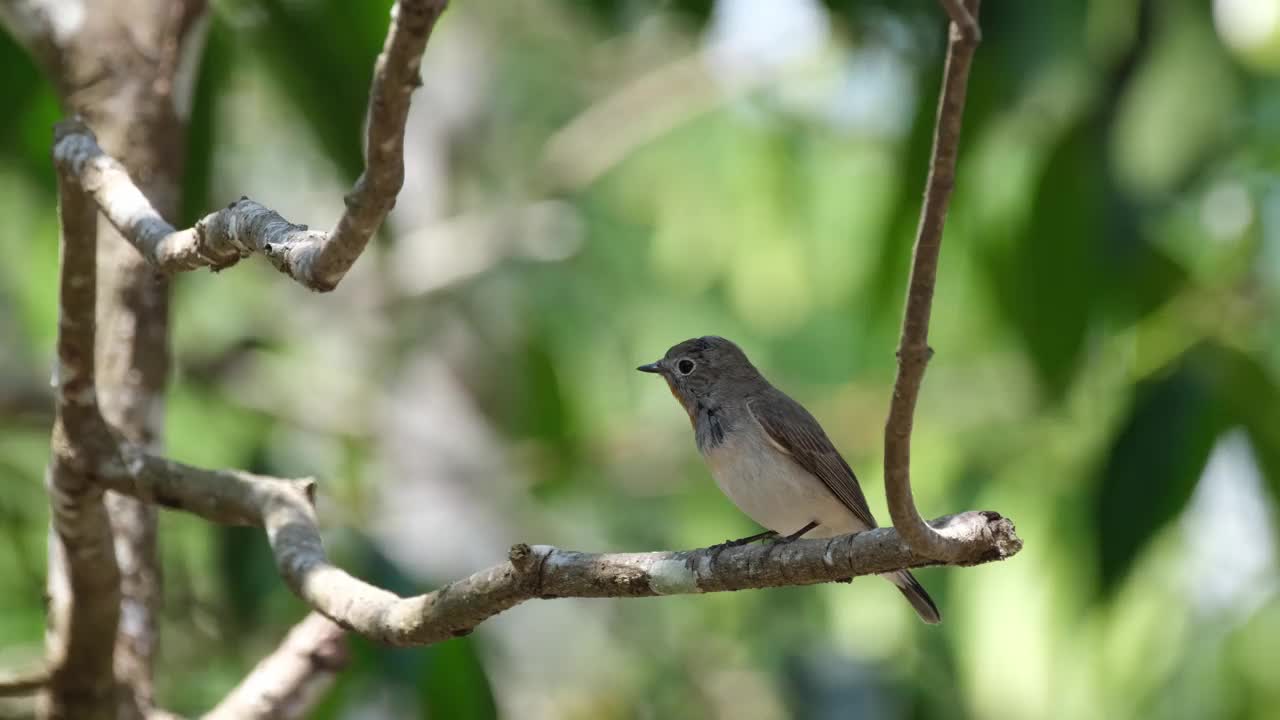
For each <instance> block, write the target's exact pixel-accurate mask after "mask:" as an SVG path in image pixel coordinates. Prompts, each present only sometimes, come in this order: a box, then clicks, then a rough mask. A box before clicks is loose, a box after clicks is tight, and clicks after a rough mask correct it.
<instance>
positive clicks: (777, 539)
mask: <svg viewBox="0 0 1280 720" xmlns="http://www.w3.org/2000/svg"><path fill="white" fill-rule="evenodd" d="M816 527H818V521H817V520H814V521H813V522H811V523H809V524H808V525H805V526H804V527H802V528H800V529H799V530H797V531H795V532H793V533H791V534H790V535H784V536H779V535H778V534H777V533H774V540H773V542H774V543H775V544H781V543H789V542H795V541H796V540H799V539H800V538H802V537H804V536H805V534H806V533H808V532H809V531H810V530H812V529H814V528H816Z"/></svg>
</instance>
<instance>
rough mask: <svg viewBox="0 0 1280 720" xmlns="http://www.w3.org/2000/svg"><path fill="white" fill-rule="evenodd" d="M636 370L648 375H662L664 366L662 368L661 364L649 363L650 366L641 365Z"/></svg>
mask: <svg viewBox="0 0 1280 720" xmlns="http://www.w3.org/2000/svg"><path fill="white" fill-rule="evenodd" d="M659 362H661V361H659ZM636 369H637V370H639V371H640V372H647V373H661V372H662V366H661V365H659V364H658V362H651V363H649V364H648V365H641V366H640V367H638V368H636Z"/></svg>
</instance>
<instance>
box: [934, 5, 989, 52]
mask: <svg viewBox="0 0 1280 720" xmlns="http://www.w3.org/2000/svg"><path fill="white" fill-rule="evenodd" d="M941 2H942V7H943V9H944V10H946V11H947V16H948V17H950V18H951V22H953V23H955V25H956V27H958V28H960V32H961V33H962V34H963V35H964V39H965V40H966V41H968V42H971V43H974V44H977V43H980V42H982V28H981V27H979V26H978V20H977V17H976V16H977V14H978V6H977V4H975V5H974V6H973V12H972V13H970V12H969V8H967V7H965V6H964V0H941Z"/></svg>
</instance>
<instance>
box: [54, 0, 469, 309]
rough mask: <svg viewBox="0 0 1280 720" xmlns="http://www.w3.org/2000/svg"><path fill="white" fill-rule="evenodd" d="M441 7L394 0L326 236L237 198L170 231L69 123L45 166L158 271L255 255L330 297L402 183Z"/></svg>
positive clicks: (76, 124) (87, 135)
mask: <svg viewBox="0 0 1280 720" xmlns="http://www.w3.org/2000/svg"><path fill="white" fill-rule="evenodd" d="M446 5H447V0H400V2H398V3H396V5H395V6H394V7H393V8H392V14H391V26H390V28H389V29H388V31H387V39H386V43H385V44H384V46H383V49H382V54H381V55H379V56H378V60H377V64H376V65H375V67H374V74H373V85H372V88H371V90H370V94H369V121H368V132H367V136H366V138H365V156H366V164H365V170H364V172H363V173H362V174H361V175H360V178H359V179H358V180H357V181H356V184H355V187H354V188H353V189H352V191H351V192H350V193H348V194H347V196H346V198H345V202H346V208H345V210H344V211H343V213H342V216H341V217H340V218H339V219H338V223H337V225H336V226H335V227H334V229H333V230H332V231H331V232H323V231H320V230H311V229H310V228H308V227H307V226H306V225H296V224H294V223H291V222H289V221H288V220H285V219H284V218H283V217H281V216H280V214H279V213H277V212H275V211H274V210H271V209H270V208H268V207H266V206H264V205H261V204H259V203H257V202H254V201H253V200H250V199H248V198H244V197H242V198H240V199H239V200H237V201H235V202H233V203H231V204H230V205H228V206H227V207H225V208H223V209H221V210H218V211H217V212H214V213H211V214H209V215H206V216H205V217H203V218H201V219H200V220H199V221H198V222H197V223H196V224H195V227H192V228H187V229H185V230H177V229H175V228H174V227H173V226H172V225H170V224H169V223H168V222H167V221H166V220H165V219H164V218H163V217H161V215H160V213H159V212H157V211H156V209H155V208H154V207H152V205H151V203H150V202H149V201H148V200H147V198H146V197H145V196H144V195H143V193H142V191H141V190H140V189H139V188H138V186H137V184H136V183H134V181H133V179H132V178H131V177H130V176H129V173H128V171H127V170H125V168H124V166H123V165H122V164H121V163H120V162H119V161H117V160H116V159H115V158H112V157H111V156H109V155H107V154H106V153H105V152H103V150H102V148H101V147H99V146H98V141H97V138H96V137H95V136H94V134H93V132H92V131H91V130H90V129H89V128H88V126H86V125H85V124H84V123H83V122H81V121H80V120H78V119H72V120H64V121H62V122H61V123H59V124H58V126H57V129H56V137H55V142H54V146H53V158H54V162H55V163H56V164H57V166H58V167H59V168H60V169H62V170H63V171H64V172H67V173H70V174H71V175H73V176H74V177H76V178H78V179H79V182H80V184H81V185H82V186H83V187H84V188H85V189H86V190H87V191H88V192H90V193H91V194H92V196H93V199H94V201H95V202H96V203H97V204H98V207H99V208H100V209H101V210H102V213H103V214H104V215H105V216H106V218H107V219H108V220H109V221H110V222H111V224H112V225H114V226H115V227H116V229H117V230H119V231H120V234H121V235H123V236H124V237H125V238H126V239H128V240H129V242H130V243H132V244H133V246H134V247H136V248H137V249H138V251H139V252H141V253H142V255H143V257H145V258H146V259H147V261H148V262H150V263H151V264H153V265H155V266H156V267H158V268H159V269H161V270H164V271H167V272H185V271H189V270H195V269H198V268H204V267H207V268H211V269H213V270H221V269H223V268H227V267H230V266H231V265H234V264H235V263H237V262H239V261H240V259H241V258H244V257H248V256H249V255H251V254H253V253H261V254H263V255H265V256H266V257H267V259H268V260H270V261H271V264H272V265H274V266H275V267H276V269H278V270H280V271H281V272H283V273H284V274H286V275H288V276H289V277H291V278H293V279H294V280H296V281H298V282H299V283H301V284H302V285H304V286H306V287H308V288H311V289H312V290H319V291H322V292H323V291H328V290H332V289H333V288H335V287H337V285H338V283H339V282H340V281H341V280H342V278H343V276H344V275H346V273H347V271H348V270H350V269H351V266H352V265H353V264H354V263H355V261H356V258H358V257H359V256H360V254H361V253H362V252H363V251H364V248H365V246H366V245H368V243H369V239H370V238H371V237H372V236H373V233H374V232H376V231H377V229H378V227H379V226H381V225H382V221H383V220H384V219H385V218H386V216H387V213H388V212H390V211H391V208H392V207H394V206H395V201H396V195H397V194H398V193H399V192H400V187H401V186H402V185H403V183H404V128H405V121H406V119H407V118H408V114H409V96H410V95H411V94H412V92H413V90H414V89H415V88H417V87H418V86H420V85H421V84H422V81H421V79H420V78H419V66H420V65H421V62H422V53H423V52H424V50H425V49H426V45H427V39H428V38H429V37H430V35H431V30H432V28H434V27H435V23H436V20H437V19H438V18H439V17H440V14H441V13H442V12H444V8H445V6H446Z"/></svg>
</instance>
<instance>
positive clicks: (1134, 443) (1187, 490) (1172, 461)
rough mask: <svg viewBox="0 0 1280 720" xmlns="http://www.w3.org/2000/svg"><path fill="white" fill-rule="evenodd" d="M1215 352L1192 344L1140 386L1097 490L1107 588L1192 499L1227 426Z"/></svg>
mask: <svg viewBox="0 0 1280 720" xmlns="http://www.w3.org/2000/svg"><path fill="white" fill-rule="evenodd" d="M1215 375H1216V373H1215V372H1214V367H1213V363H1212V358H1211V357H1209V356H1207V355H1206V354H1205V353H1204V352H1202V351H1191V352H1188V353H1186V354H1185V355H1183V356H1182V357H1180V358H1179V359H1178V361H1177V362H1176V363H1175V365H1174V366H1173V367H1172V368H1171V370H1169V371H1168V372H1167V373H1166V374H1164V375H1163V376H1161V377H1158V378H1155V379H1151V380H1148V381H1144V382H1142V383H1141V384H1139V386H1138V388H1137V393H1136V398H1135V400H1134V404H1133V408H1132V410H1131V411H1130V413H1129V416H1128V418H1127V419H1126V420H1125V422H1124V425H1123V426H1122V427H1121V429H1120V432H1119V434H1118V435H1117V436H1116V438H1115V441H1114V442H1113V444H1112V446H1111V449H1110V451H1109V452H1108V454H1107V459H1106V463H1105V465H1104V467H1103V469H1102V475H1101V478H1100V482H1099V484H1098V486H1097V491H1096V495H1095V497H1094V507H1093V513H1094V517H1095V519H1096V522H1097V527H1098V550H1099V558H1098V561H1099V569H1100V580H1101V589H1102V591H1103V592H1104V593H1109V592H1111V591H1112V590H1114V589H1115V587H1116V586H1117V585H1118V583H1119V582H1120V580H1122V579H1123V578H1124V576H1125V574H1126V573H1127V572H1128V570H1129V568H1130V567H1131V566H1132V565H1133V562H1134V559H1135V558H1136V557H1137V555H1138V554H1139V553H1140V552H1141V551H1142V550H1143V548H1145V547H1146V545H1147V543H1148V542H1149V541H1150V540H1151V538H1152V537H1153V536H1154V535H1155V534H1156V533H1157V532H1158V531H1159V530H1160V529H1161V528H1163V527H1164V526H1165V525H1166V524H1167V523H1168V522H1169V520H1171V519H1172V518H1173V517H1174V516H1176V515H1177V514H1178V513H1179V512H1180V511H1181V510H1182V508H1183V507H1184V506H1185V505H1186V503H1187V500H1188V499H1189V498H1190V497H1191V492H1192V490H1193V489H1194V488H1195V485H1196V481H1197V480H1198V479H1199V477H1200V474H1201V472H1202V471H1203V470H1204V466H1205V463H1206V462H1207V461H1208V458H1209V452H1210V450H1211V449H1212V447H1213V442H1214V440H1215V438H1216V437H1217V435H1218V433H1219V432H1220V431H1221V430H1222V428H1223V415H1222V412H1221V407H1220V405H1219V401H1218V397H1217V395H1218V393H1217V387H1216V385H1217V383H1216V382H1215Z"/></svg>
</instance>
